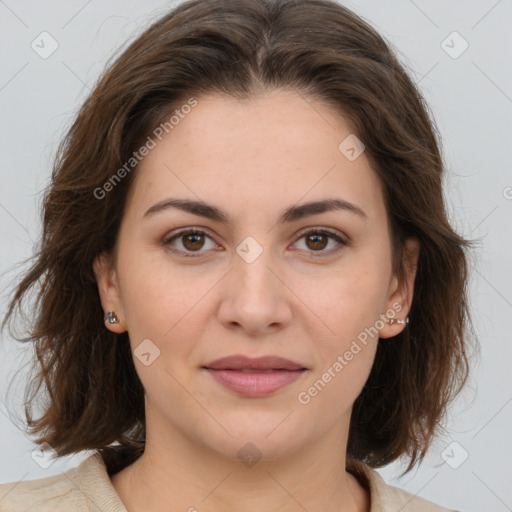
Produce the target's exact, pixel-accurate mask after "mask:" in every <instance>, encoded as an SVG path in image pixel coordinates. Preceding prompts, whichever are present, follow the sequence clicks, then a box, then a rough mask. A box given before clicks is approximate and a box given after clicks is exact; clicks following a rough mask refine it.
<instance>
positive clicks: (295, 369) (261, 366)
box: [202, 355, 308, 398]
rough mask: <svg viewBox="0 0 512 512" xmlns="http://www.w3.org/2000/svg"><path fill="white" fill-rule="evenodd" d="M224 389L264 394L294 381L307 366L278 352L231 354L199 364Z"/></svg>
mask: <svg viewBox="0 0 512 512" xmlns="http://www.w3.org/2000/svg"><path fill="white" fill-rule="evenodd" d="M202 368H203V369H204V370H206V371H207V372H208V373H209V374H210V375H211V376H212V377H213V379H214V380H215V381H216V382H218V383H219V384H221V385H222V386H223V387H224V388H225V389H228V390H229V391H231V392H234V393H235V394H237V395H240V396H245V397H253V398H257V397H264V396H267V395H270V394H273V393H275V392H277V391H278V390H280V389H282V388H284V387H286V386H288V385H290V384H291V383H293V382H295V381H297V380H298V379H299V378H300V377H301V376H302V375H304V374H305V373H306V372H307V371H308V369H307V368H305V367H304V366H303V365H301V364H299V363H296V362H294V361H291V360H289V359H284V358H281V357H278V356H265V357H260V358H256V359H252V358H248V357H246V356H242V355H234V356H229V357H225V358H222V359H218V360H216V361H213V362H212V363H209V364H207V365H205V366H203V367H202Z"/></svg>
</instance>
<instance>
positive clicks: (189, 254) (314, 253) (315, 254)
mask: <svg viewBox="0 0 512 512" xmlns="http://www.w3.org/2000/svg"><path fill="white" fill-rule="evenodd" d="M185 235H206V236H207V237H208V238H212V237H211V236H210V235H209V234H208V233H207V232H205V231H202V230H200V229H194V228H187V229H184V230H183V231H179V232H178V233H174V234H172V233H171V234H170V235H169V236H166V237H165V238H164V239H163V241H162V243H163V245H165V246H168V245H169V244H170V243H171V242H173V241H174V240H175V239H177V238H179V237H182V236H185ZM309 235H326V236H328V237H329V238H331V239H333V240H335V241H336V242H338V243H339V246H338V247H335V248H334V249H331V250H329V251H325V250H321V251H310V252H311V256H312V257H314V258H317V257H323V256H331V255H333V254H337V253H338V252H339V251H341V250H342V249H343V248H344V247H346V246H348V245H349V244H348V242H347V241H346V240H344V239H343V238H341V236H340V235H339V234H338V233H337V232H336V231H332V230H330V229H328V228H315V229H310V230H309V231H304V232H302V233H301V234H300V236H299V237H298V238H297V240H300V239H302V238H304V237H306V236H309ZM167 250H169V251H170V252H172V253H174V254H178V255H180V256H183V257H185V258H198V257H201V253H204V252H206V251H201V250H199V251H195V252H194V251H182V250H179V249H175V248H172V247H167Z"/></svg>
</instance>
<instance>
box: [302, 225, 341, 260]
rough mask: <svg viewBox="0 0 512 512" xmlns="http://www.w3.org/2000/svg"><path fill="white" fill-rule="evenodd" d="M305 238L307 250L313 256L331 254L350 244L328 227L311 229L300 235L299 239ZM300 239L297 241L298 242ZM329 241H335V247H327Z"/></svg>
mask: <svg viewBox="0 0 512 512" xmlns="http://www.w3.org/2000/svg"><path fill="white" fill-rule="evenodd" d="M300 240H304V246H305V248H304V249H303V250H305V251H306V252H309V253H310V255H311V256H324V255H325V256H329V255H332V254H335V253H337V252H338V251H340V250H342V249H343V248H344V247H345V246H347V245H348V242H347V241H345V240H344V239H343V238H342V237H341V236H340V235H339V234H338V233H337V232H333V231H330V230H327V229H325V228H324V229H310V230H309V231H306V232H305V233H302V236H300V237H299V239H298V241H300ZM298 241H297V242H296V243H298ZM329 242H335V244H334V247H333V248H331V249H326V247H327V246H328V245H329Z"/></svg>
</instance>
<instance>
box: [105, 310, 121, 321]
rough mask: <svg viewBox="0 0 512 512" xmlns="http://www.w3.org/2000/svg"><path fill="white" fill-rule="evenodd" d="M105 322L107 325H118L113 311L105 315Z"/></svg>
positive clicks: (117, 319)
mask: <svg viewBox="0 0 512 512" xmlns="http://www.w3.org/2000/svg"><path fill="white" fill-rule="evenodd" d="M105 320H107V322H108V323H109V324H118V323H119V318H117V316H116V314H115V313H114V312H113V311H109V312H108V313H106V314H105Z"/></svg>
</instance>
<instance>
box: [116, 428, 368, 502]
mask: <svg viewBox="0 0 512 512" xmlns="http://www.w3.org/2000/svg"><path fill="white" fill-rule="evenodd" d="M152 433H153V434H156V432H151V429H150V428H148V431H147V439H146V448H145V452H144V454H143V455H142V456H141V457H140V458H139V459H138V460H137V461H136V462H134V463H133V464H131V465H130V466H128V467H126V468H125V469H123V470H122V471H120V472H119V473H117V474H116V475H113V476H112V483H113V485H114V488H115V489H116V491H117V492H118V494H119V496H120V498H121V500H122V501H123V503H124V504H125V507H126V508H127V510H128V512H138V511H140V510H144V511H157V510H169V504H172V510H176V511H188V512H195V511H199V512H203V511H207V512H225V511H227V510H244V512H261V511H262V510H265V511H266V512H278V511H279V512H299V511H301V512H302V511H304V510H307V511H313V510H324V511H326V512H329V511H332V512H366V511H368V510H369V499H368V496H367V494H366V491H364V489H363V488H362V487H361V485H360V483H359V482H358V481H357V480H356V479H355V478H354V476H352V475H351V474H350V473H347V472H346V470H345V451H346V436H341V437H340V436H339V434H338V435H336V434H335V432H330V433H328V434H327V435H325V436H323V437H322V439H321V440H320V441H318V442H317V443H312V444H310V445H308V446H307V448H303V449H301V450H296V451H294V452H293V453H291V454H289V453H287V454H286V456H282V457H279V456H278V457H272V458H269V457H265V456H264V454H262V453H261V452H259V451H258V449H257V448H256V447H255V446H254V445H250V444H248V443H247V442H242V443H241V444H240V446H242V447H244V449H243V450H242V452H241V453H240V458H238V457H237V458H235V457H232V458H229V457H225V456H223V455H222V454H219V453H218V452H215V451H214V450H212V449H211V448H209V447H205V446H203V445H201V444H199V443H198V442H197V440H191V439H187V438H186V437H183V436H180V435H179V434H178V433H176V432H173V433H172V434H169V431H167V432H166V435H165V437H163V436H160V435H151V434H152ZM163 439H165V441H161V440H163ZM244 454H245V456H244Z"/></svg>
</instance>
